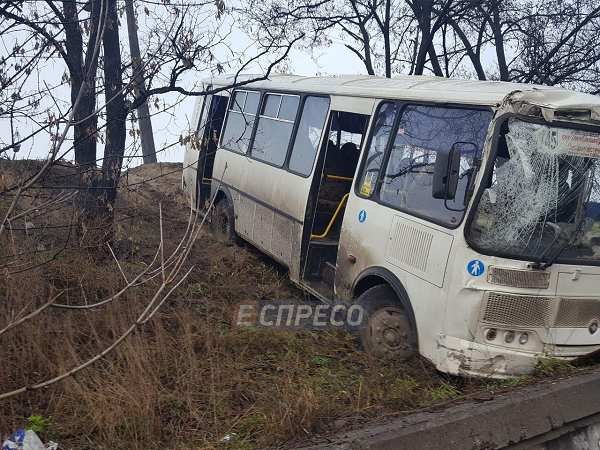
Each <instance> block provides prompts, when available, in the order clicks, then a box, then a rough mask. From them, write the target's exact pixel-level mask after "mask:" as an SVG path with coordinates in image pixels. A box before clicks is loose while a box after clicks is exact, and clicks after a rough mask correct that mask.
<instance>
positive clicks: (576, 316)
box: [555, 298, 600, 328]
mask: <svg viewBox="0 0 600 450" xmlns="http://www.w3.org/2000/svg"><path fill="white" fill-rule="evenodd" d="M594 320H595V321H597V322H600V299H592V298H563V299H561V300H560V303H559V306H558V313H557V314H556V321H555V326H557V327H569V328H571V327H572V328H577V327H587V326H588V325H589V324H590V323H591V322H592V321H594Z"/></svg>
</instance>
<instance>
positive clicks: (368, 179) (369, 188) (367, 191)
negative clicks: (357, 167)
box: [359, 103, 397, 197]
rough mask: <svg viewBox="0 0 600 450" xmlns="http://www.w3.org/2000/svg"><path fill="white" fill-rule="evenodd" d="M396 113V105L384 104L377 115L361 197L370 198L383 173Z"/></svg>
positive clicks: (362, 181)
mask: <svg viewBox="0 0 600 450" xmlns="http://www.w3.org/2000/svg"><path fill="white" fill-rule="evenodd" d="M396 112H397V107H396V105H395V104H394V103H383V104H382V105H381V106H380V107H379V110H378V111H377V114H375V119H373V120H374V125H373V127H374V131H373V138H372V139H371V143H370V145H369V152H368V153H367V160H366V162H365V167H364V170H363V175H362V177H361V180H360V184H359V186H360V193H361V195H364V196H367V197H369V196H370V195H371V194H372V193H373V191H374V189H375V183H376V182H377V179H378V178H379V172H380V171H381V163H382V162H383V155H384V154H385V149H386V148H387V145H388V141H389V138H390V135H391V134H392V127H393V126H394V120H395V119H396Z"/></svg>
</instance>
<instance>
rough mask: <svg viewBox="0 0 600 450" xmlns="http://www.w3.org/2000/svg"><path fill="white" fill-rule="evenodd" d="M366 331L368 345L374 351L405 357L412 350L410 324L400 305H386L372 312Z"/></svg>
mask: <svg viewBox="0 0 600 450" xmlns="http://www.w3.org/2000/svg"><path fill="white" fill-rule="evenodd" d="M366 332H367V333H366V335H367V342H368V346H369V348H370V349H371V350H372V351H373V352H374V353H377V354H381V355H386V356H389V357H391V358H398V359H406V358H409V357H410V356H412V354H413V352H414V349H413V346H412V345H411V339H410V334H409V333H410V324H409V322H408V319H407V317H406V315H405V314H404V311H402V309H401V308H400V307H397V306H386V307H383V308H380V309H378V310H376V311H375V312H373V313H372V314H371V316H370V317H369V321H368V323H367V330H366Z"/></svg>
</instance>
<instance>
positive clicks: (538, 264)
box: [531, 216, 585, 270]
mask: <svg viewBox="0 0 600 450" xmlns="http://www.w3.org/2000/svg"><path fill="white" fill-rule="evenodd" d="M584 223H585V216H584V217H582V218H581V220H580V221H579V223H578V224H577V228H575V230H574V231H573V234H571V237H569V239H568V240H567V241H566V242H565V243H564V244H563V245H561V246H560V248H559V249H558V250H557V251H556V252H554V254H553V255H552V256H551V257H550V258H548V260H547V261H544V255H542V256H540V258H539V259H538V260H537V261H536V262H534V263H533V264H532V265H531V267H532V268H533V269H539V270H545V269H547V268H548V267H550V266H551V265H552V264H554V261H556V258H558V256H559V255H560V254H561V253H562V252H563V250H564V249H565V248H567V247H569V246H571V244H573V241H574V240H575V238H576V237H577V236H578V235H579V233H580V232H581V229H582V228H583V224H584ZM559 235H560V233H557V234H556V237H555V238H554V240H553V241H552V243H551V244H550V245H549V246H548V248H552V246H553V245H554V243H555V242H556V241H557V240H558V237H559Z"/></svg>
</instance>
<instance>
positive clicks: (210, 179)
mask: <svg viewBox="0 0 600 450" xmlns="http://www.w3.org/2000/svg"><path fill="white" fill-rule="evenodd" d="M202 181H212V178H204V177H202Z"/></svg>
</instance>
